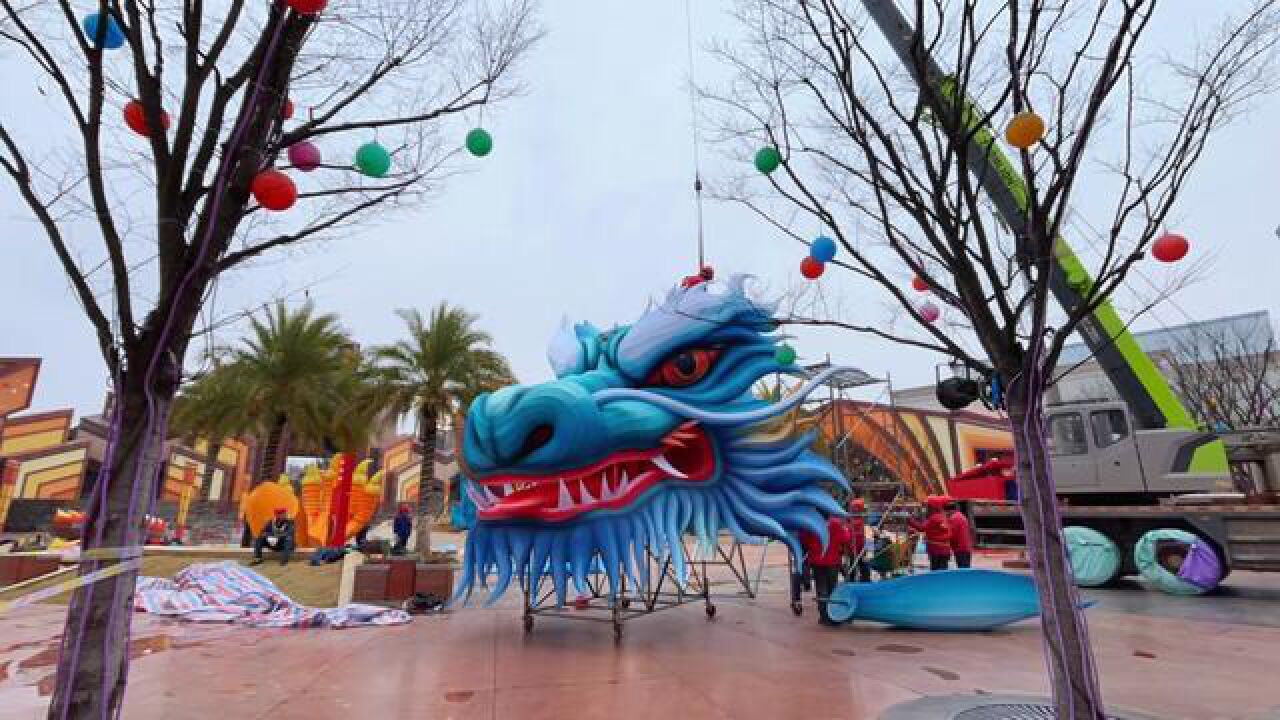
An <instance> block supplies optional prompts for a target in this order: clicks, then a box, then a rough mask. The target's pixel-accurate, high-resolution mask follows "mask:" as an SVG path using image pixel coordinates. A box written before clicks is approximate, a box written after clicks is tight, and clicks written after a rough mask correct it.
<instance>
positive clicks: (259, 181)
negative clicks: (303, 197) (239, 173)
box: [249, 170, 298, 212]
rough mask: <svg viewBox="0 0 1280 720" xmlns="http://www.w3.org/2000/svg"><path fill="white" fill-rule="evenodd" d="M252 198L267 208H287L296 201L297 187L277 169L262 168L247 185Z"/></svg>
mask: <svg viewBox="0 0 1280 720" xmlns="http://www.w3.org/2000/svg"><path fill="white" fill-rule="evenodd" d="M249 189H250V191H252V192H253V199H254V200H257V201H258V204H259V205H261V206H262V207H264V208H266V209H268V210H274V211H276V212H279V211H281V210H288V209H289V208H291V207H293V204H294V203H295V202H297V201H298V188H297V186H295V185H294V184H293V181H292V180H290V179H289V176H288V175H285V174H284V173H282V172H280V171H279V170H263V171H262V172H260V173H258V174H257V176H256V177H254V178H253V184H252V185H251V186H250V187H249Z"/></svg>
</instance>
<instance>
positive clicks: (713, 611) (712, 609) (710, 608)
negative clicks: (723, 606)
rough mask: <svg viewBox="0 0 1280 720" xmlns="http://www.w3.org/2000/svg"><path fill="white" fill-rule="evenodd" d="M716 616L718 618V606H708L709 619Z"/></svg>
mask: <svg viewBox="0 0 1280 720" xmlns="http://www.w3.org/2000/svg"><path fill="white" fill-rule="evenodd" d="M715 616H716V606H715V605H708V606H707V617H709V618H713V617H715Z"/></svg>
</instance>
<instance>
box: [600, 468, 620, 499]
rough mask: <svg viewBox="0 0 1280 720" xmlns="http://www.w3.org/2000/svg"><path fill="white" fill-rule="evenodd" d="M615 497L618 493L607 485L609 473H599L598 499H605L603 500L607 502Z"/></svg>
mask: <svg viewBox="0 0 1280 720" xmlns="http://www.w3.org/2000/svg"><path fill="white" fill-rule="evenodd" d="M616 497H618V494H617V493H615V492H614V491H613V488H611V487H609V474H608V473H601V475H600V499H601V500H603V501H605V502H608V501H609V500H612V499H614V498H616Z"/></svg>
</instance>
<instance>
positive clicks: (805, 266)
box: [800, 256, 827, 280]
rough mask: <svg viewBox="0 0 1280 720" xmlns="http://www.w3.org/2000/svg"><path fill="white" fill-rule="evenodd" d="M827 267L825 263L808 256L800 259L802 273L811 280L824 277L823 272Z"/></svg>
mask: <svg viewBox="0 0 1280 720" xmlns="http://www.w3.org/2000/svg"><path fill="white" fill-rule="evenodd" d="M826 269H827V266H826V265H825V264H824V263H821V262H818V261H817V260H814V259H813V258H811V257H808V256H806V257H805V259H803V260H801V261H800V274H801V275H803V276H805V277H806V278H808V279H810V280H817V279H818V278H820V277H822V273H823V271H825V270H826Z"/></svg>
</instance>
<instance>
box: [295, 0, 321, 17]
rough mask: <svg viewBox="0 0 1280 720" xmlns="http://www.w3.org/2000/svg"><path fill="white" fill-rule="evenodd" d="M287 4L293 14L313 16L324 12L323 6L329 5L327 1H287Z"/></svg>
mask: <svg viewBox="0 0 1280 720" xmlns="http://www.w3.org/2000/svg"><path fill="white" fill-rule="evenodd" d="M288 3H289V7H291V8H293V10H294V12H300V13H302V14H304V15H315V14H317V13H319V12H320V11H322V10H324V6H325V5H328V4H329V0H288Z"/></svg>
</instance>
